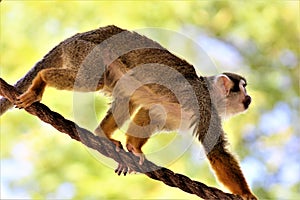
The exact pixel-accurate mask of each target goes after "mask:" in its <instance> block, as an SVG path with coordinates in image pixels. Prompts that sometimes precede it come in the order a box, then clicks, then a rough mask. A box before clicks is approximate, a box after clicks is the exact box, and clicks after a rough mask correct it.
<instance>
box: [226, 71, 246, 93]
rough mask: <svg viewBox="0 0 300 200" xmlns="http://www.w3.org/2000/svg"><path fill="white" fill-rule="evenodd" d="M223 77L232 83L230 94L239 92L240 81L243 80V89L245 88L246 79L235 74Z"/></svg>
mask: <svg viewBox="0 0 300 200" xmlns="http://www.w3.org/2000/svg"><path fill="white" fill-rule="evenodd" d="M223 74H224V75H226V76H228V78H230V80H231V81H232V82H233V87H232V88H231V89H230V91H231V92H239V91H240V86H239V85H240V81H241V80H243V81H244V82H245V84H244V85H243V87H246V85H247V82H246V79H245V78H244V77H242V76H239V75H237V74H232V73H228V72H226V73H223Z"/></svg>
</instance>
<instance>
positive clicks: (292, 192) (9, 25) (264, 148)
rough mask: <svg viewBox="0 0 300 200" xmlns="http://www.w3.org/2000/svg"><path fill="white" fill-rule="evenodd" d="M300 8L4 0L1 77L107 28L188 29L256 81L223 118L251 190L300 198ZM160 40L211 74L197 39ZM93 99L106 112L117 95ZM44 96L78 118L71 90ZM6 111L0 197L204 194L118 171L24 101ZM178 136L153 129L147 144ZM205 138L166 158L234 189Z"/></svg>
mask: <svg viewBox="0 0 300 200" xmlns="http://www.w3.org/2000/svg"><path fill="white" fill-rule="evenodd" d="M299 12H300V11H299V1H249V2H245V1H241V2H240V1H178V2H173V1H166V2H164V1H154V2H146V1H133V2H132V1H111V2H110V1H61V2H60V1H5V0H4V1H2V2H1V3H0V18H1V24H0V28H1V30H0V49H1V50H0V52H1V53H0V56H1V60H0V69H1V77H2V78H4V79H5V80H6V81H8V82H9V83H11V84H13V83H15V82H16V81H17V80H18V79H19V78H21V77H22V76H23V75H24V74H25V73H26V72H27V71H28V70H29V69H30V68H31V67H32V66H33V65H34V63H36V62H37V61H38V60H40V59H41V58H42V56H43V55H45V54H46V53H47V52H48V51H49V50H51V49H52V48H53V47H54V46H55V45H57V44H58V43H59V42H60V41H62V40H64V39H66V38H67V37H70V36H72V35H73V34H75V33H77V32H84V31H88V30H92V29H95V28H97V27H100V26H106V25H109V24H115V25H117V26H120V27H123V28H126V29H130V30H138V29H143V28H149V27H155V28H159V29H164V30H171V31H174V32H177V33H180V34H182V35H185V36H186V37H188V38H190V39H192V41H193V42H194V43H196V44H197V45H198V46H199V47H201V49H202V50H204V52H206V53H207V55H208V57H209V58H210V59H211V60H212V62H213V63H214V65H215V67H216V69H217V71H219V72H222V71H233V72H237V73H241V74H243V75H245V76H246V77H247V79H248V82H249V83H248V87H247V88H248V92H249V94H250V95H251V96H252V97H253V103H252V105H251V107H250V109H249V111H248V112H247V113H246V114H243V115H239V116H237V117H234V118H232V119H231V120H229V121H226V122H224V126H225V131H226V132H227V133H228V138H229V141H230V143H231V147H230V149H231V150H232V151H234V152H235V153H236V154H237V155H238V156H239V158H240V161H241V166H242V169H243V171H244V174H245V176H246V178H247V180H248V182H249V184H250V186H251V188H252V189H253V191H254V193H255V194H257V196H258V197H260V198H261V199H300V166H299V165H300V125H299V108H300V107H299V106H300V99H299V44H300V43H299V42H300V38H299V22H300V19H299ZM147 36H148V37H151V34H150V35H147ZM155 39H156V40H157V41H158V42H160V43H161V44H163V45H164V46H165V47H168V49H169V50H170V51H172V52H177V55H178V56H180V57H182V58H185V59H187V60H188V61H189V62H191V63H192V64H194V65H195V66H197V68H198V69H200V73H201V69H202V68H203V71H202V72H203V74H202V75H211V74H209V73H210V72H209V71H208V72H206V70H204V69H207V66H205V62H203V61H201V59H199V58H201V56H200V55H198V52H195V48H192V46H193V45H191V44H190V43H189V42H185V41H178V40H172V39H170V38H166V37H160V35H159V34H156V35H155ZM178 43H180V45H174V44H178ZM179 48H180V49H179ZM178 52H179V53H178ZM199 52H200V51H199ZM199 54H200V53H199ZM206 73H207V74H206ZM95 99H96V103H95V108H96V114H97V116H98V117H99V120H100V119H101V118H102V117H103V115H104V114H105V112H106V109H107V107H106V104H107V102H108V99H106V98H105V97H103V96H102V95H100V94H99V95H97V96H95ZM43 103H45V104H46V105H48V106H49V107H50V108H51V109H53V110H55V111H57V112H59V113H61V114H63V115H64V116H65V117H66V118H68V119H74V115H73V94H72V93H71V92H67V91H57V90H55V89H52V88H49V89H48V90H46V93H45V95H44V98H43ZM0 120H1V122H0V123H1V125H0V127H1V129H0V130H1V133H0V134H1V141H0V142H1V192H0V195H1V196H0V197H1V199H145V198H147V199H163V198H168V199H172V198H176V199H196V198H197V197H196V196H194V195H190V194H186V193H184V192H182V191H181V190H179V189H176V188H170V187H168V186H166V185H164V184H163V183H160V182H157V181H154V180H151V179H149V178H148V177H146V176H144V175H141V174H140V175H130V176H126V177H123V176H120V177H118V176H117V175H115V174H114V172H113V169H112V168H111V167H109V166H107V165H106V164H103V163H102V162H99V159H98V157H97V155H96V153H91V151H90V150H88V149H87V148H86V147H84V146H83V145H82V144H80V143H78V142H76V141H72V140H71V139H70V138H69V137H68V136H66V135H64V134H60V133H59V132H57V131H56V130H55V129H54V128H52V127H51V126H49V125H47V124H45V123H43V122H41V121H39V120H38V119H37V118H36V117H34V116H31V115H29V114H27V113H26V112H25V111H23V110H17V109H12V110H10V111H9V112H7V113H5V115H4V116H2V117H1V118H0ZM75 121H76V120H75ZM77 123H79V124H80V125H81V126H83V127H87V128H89V129H90V130H93V129H94V128H95V126H96V125H95V124H91V123H89V121H88V120H78V121H77ZM174 134H175V133H171V134H163V136H160V137H158V138H157V139H156V138H154V139H153V140H151V142H149V144H148V143H147V147H145V151H151V149H153V148H157V145H158V144H160V142H163V141H164V140H169V138H170V137H174ZM119 137H121V138H122V135H120V136H119ZM191 137H192V136H191ZM157 141H158V142H157ZM199 146H200V145H199V144H192V145H191V146H190V148H188V149H187V150H186V152H184V154H183V155H182V156H180V157H179V158H178V159H176V160H175V161H174V162H172V163H170V164H169V165H168V166H167V167H169V168H170V169H172V170H174V171H175V172H178V173H183V174H185V175H187V176H189V177H191V178H192V179H195V180H198V181H201V182H204V183H206V184H208V185H210V186H215V187H218V188H221V189H223V190H225V189H224V188H223V187H222V186H221V185H219V184H218V183H217V182H216V181H215V178H214V175H213V174H212V172H211V170H210V168H209V165H208V162H207V160H206V159H205V158H204V157H203V156H199V155H200V153H199V151H200V150H199V148H200V147H199ZM100 157H101V156H100ZM113 165H114V164H113Z"/></svg>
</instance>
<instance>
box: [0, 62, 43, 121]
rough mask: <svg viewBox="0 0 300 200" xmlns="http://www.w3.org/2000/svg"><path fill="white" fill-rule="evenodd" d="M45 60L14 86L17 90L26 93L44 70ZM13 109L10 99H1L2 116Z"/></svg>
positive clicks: (0, 110) (0, 111) (0, 109)
mask: <svg viewBox="0 0 300 200" xmlns="http://www.w3.org/2000/svg"><path fill="white" fill-rule="evenodd" d="M42 62H43V60H41V61H39V62H38V63H36V64H35V66H34V67H33V68H31V70H30V71H29V72H28V73H27V74H25V76H24V77H23V78H21V79H20V80H19V81H18V82H17V83H16V84H15V85H14V86H15V88H16V89H17V90H18V91H19V92H21V93H23V92H25V91H26V90H27V89H28V88H29V86H30V85H31V83H32V80H33V79H34V77H35V76H36V75H37V73H38V72H39V71H41V70H42V69H43V66H42V64H41V63H42ZM12 107H13V103H11V102H10V101H9V100H8V99H6V98H4V97H3V98H1V99H0V116H1V115H2V114H4V113H5V112H6V111H7V110H8V109H10V108H12Z"/></svg>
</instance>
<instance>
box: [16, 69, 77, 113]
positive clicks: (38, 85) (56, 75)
mask: <svg viewBox="0 0 300 200" xmlns="http://www.w3.org/2000/svg"><path fill="white" fill-rule="evenodd" d="M76 74H77V71H75V70H70V69H56V68H50V69H43V70H41V71H40V72H39V73H38V74H37V76H36V77H35V78H34V79H33V81H32V84H31V86H30V87H29V88H28V90H27V91H26V92H25V93H23V94H22V95H20V96H19V97H18V98H17V101H16V104H17V107H18V108H26V107H28V106H30V105H31V104H32V103H34V102H37V101H40V100H41V99H42V96H43V93H44V90H45V87H46V85H49V86H53V87H56V88H58V89H66V90H71V89H72V88H73V85H74V81H75V78H76Z"/></svg>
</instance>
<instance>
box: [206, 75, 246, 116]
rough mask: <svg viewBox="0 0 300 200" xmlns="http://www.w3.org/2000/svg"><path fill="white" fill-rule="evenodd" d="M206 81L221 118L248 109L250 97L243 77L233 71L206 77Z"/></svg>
mask: <svg viewBox="0 0 300 200" xmlns="http://www.w3.org/2000/svg"><path fill="white" fill-rule="evenodd" d="M208 81H209V89H210V95H211V98H212V101H213V102H214V104H215V106H216V108H217V110H218V113H219V115H220V116H221V117H222V118H227V117H230V116H233V115H235V114H238V113H241V112H244V111H246V110H247V109H248V107H249V105H250V103H251V97H250V96H249V95H248V94H247V91H246V86H247V81H246V79H245V78H244V77H242V76H240V75H237V74H234V73H223V74H220V75H217V76H212V77H208Z"/></svg>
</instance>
